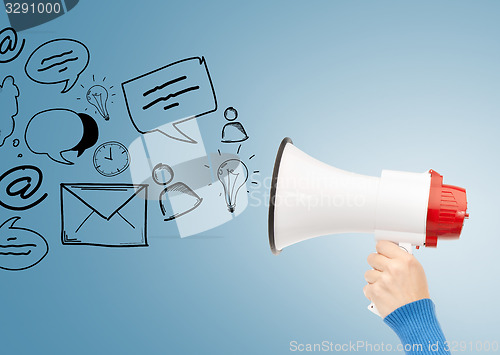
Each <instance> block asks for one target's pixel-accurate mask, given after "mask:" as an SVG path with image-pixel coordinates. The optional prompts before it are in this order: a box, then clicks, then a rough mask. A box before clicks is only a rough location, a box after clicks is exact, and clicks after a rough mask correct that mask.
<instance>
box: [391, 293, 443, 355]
mask: <svg viewBox="0 0 500 355" xmlns="http://www.w3.org/2000/svg"><path fill="white" fill-rule="evenodd" d="M384 322H385V323H386V324H387V325H388V326H389V327H391V329H392V330H393V331H394V332H395V333H396V334H397V336H398V337H399V339H400V340H401V343H402V344H403V346H404V348H405V351H406V354H434V355H436V354H450V353H449V351H448V344H446V343H445V342H446V338H445V337H444V334H443V331H442V330H441V326H440V325H439V322H438V320H437V318H436V312H435V307H434V303H433V302H432V301H431V300H430V299H429V298H424V299H421V300H418V301H415V302H411V303H408V304H406V305H404V306H402V307H399V308H398V309H396V310H395V311H393V312H392V313H391V314H389V315H388V316H387V317H385V318H384Z"/></svg>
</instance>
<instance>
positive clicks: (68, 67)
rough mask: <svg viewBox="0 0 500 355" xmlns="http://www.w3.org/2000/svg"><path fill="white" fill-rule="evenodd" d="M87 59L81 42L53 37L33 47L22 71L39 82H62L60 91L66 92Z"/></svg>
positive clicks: (87, 56) (77, 76) (86, 53)
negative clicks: (62, 86)
mask: <svg viewBox="0 0 500 355" xmlns="http://www.w3.org/2000/svg"><path fill="white" fill-rule="evenodd" d="M89 60H90V53H89V50H88V48H87V47H85V45H84V44H83V43H81V42H78V41H76V40H74V39H55V40H53V41H49V42H46V43H44V44H42V45H41V46H40V47H38V48H37V49H35V51H34V52H33V53H32V54H31V55H30V57H29V58H28V61H27V62H26V65H25V67H24V71H25V72H26V75H28V77H29V78H30V79H31V80H33V81H34V82H37V83H39V84H57V83H64V88H63V90H62V91H61V93H66V92H68V91H69V90H71V88H72V87H73V86H75V84H76V82H77V81H78V78H79V76H80V74H81V73H83V71H84V70H85V69H86V68H87V66H88V64H89Z"/></svg>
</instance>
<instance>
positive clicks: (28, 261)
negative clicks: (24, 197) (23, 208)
mask: <svg viewBox="0 0 500 355" xmlns="http://www.w3.org/2000/svg"><path fill="white" fill-rule="evenodd" d="M20 219H21V217H12V218H10V219H8V220H7V221H5V222H3V223H2V225H0V269H4V270H9V271H20V270H26V269H29V268H30V267H33V266H35V265H36V264H38V263H39V262H40V261H42V259H43V258H45V256H46V255H47V253H48V252H49V245H48V244H47V241H46V240H45V238H44V237H42V236H41V235H40V234H38V233H37V232H35V231H32V230H30V229H26V228H18V227H14V225H15V224H16V222H17V221H18V220H20Z"/></svg>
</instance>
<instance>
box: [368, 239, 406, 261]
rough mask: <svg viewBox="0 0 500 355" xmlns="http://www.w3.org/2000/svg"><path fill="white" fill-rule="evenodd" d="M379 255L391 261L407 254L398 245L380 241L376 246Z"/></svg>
mask: <svg viewBox="0 0 500 355" xmlns="http://www.w3.org/2000/svg"><path fill="white" fill-rule="evenodd" d="M375 249H376V250H377V253H379V254H382V255H384V256H386V257H388V258H389V259H395V258H399V257H401V256H402V255H406V254H407V253H406V252H405V251H404V250H403V249H401V248H400V247H399V245H397V244H396V243H393V242H389V241H387V240H379V241H378V242H377V245H376V246H375Z"/></svg>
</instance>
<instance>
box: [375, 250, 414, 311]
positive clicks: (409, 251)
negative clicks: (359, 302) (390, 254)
mask: <svg viewBox="0 0 500 355" xmlns="http://www.w3.org/2000/svg"><path fill="white" fill-rule="evenodd" d="M399 247H400V248H401V249H403V250H404V251H406V252H407V253H410V254H413V252H412V249H411V243H399ZM368 310H369V311H370V312H372V313H373V314H376V315H377V316H379V317H381V315H380V313H379V312H378V309H377V307H376V306H375V304H374V303H373V302H372V303H370V305H369V306H368Z"/></svg>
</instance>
